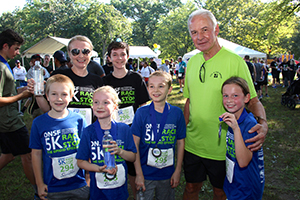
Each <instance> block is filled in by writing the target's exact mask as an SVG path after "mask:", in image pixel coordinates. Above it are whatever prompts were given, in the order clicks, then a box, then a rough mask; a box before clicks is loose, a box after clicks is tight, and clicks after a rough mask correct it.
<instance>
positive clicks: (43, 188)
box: [37, 184, 48, 200]
mask: <svg viewBox="0 0 300 200" xmlns="http://www.w3.org/2000/svg"><path fill="white" fill-rule="evenodd" d="M37 188H38V195H39V197H40V199H42V200H45V199H48V198H47V194H48V186H47V185H46V184H42V185H38V186H37Z"/></svg>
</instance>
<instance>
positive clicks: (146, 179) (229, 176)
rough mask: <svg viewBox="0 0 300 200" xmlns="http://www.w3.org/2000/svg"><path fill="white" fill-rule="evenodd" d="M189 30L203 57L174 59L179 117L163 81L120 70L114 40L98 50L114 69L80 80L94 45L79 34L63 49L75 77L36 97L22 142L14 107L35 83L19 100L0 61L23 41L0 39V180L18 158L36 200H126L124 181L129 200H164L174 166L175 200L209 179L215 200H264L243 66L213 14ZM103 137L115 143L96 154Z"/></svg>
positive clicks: (61, 78) (254, 116)
mask: <svg viewBox="0 0 300 200" xmlns="http://www.w3.org/2000/svg"><path fill="white" fill-rule="evenodd" d="M188 28H189V30H188V31H189V33H190V36H191V38H192V40H193V42H194V45H195V47H196V48H197V49H199V50H200V51H201V53H199V54H196V55H195V56H193V57H192V58H191V59H190V60H189V62H188V64H187V65H186V63H184V62H183V61H182V58H181V57H180V58H179V59H178V62H179V69H178V79H179V80H181V81H180V85H182V84H184V90H182V86H181V90H180V91H181V92H183V95H184V97H186V103H185V106H184V111H183V112H182V110H181V109H180V108H178V107H176V106H172V105H170V104H169V103H168V102H167V96H168V94H170V93H171V91H172V76H171V75H170V73H168V72H165V71H161V70H157V71H156V70H153V71H152V72H151V73H150V71H149V77H148V79H147V80H145V79H144V78H143V77H142V76H141V74H139V73H136V72H134V71H131V70H130V69H128V68H126V64H127V61H128V58H129V46H128V44H127V43H125V42H117V41H113V42H112V43H110V44H109V46H108V49H107V52H108V58H109V61H110V62H111V64H110V66H107V68H108V67H112V68H113V70H111V73H109V74H108V75H106V76H104V77H103V78H101V77H100V76H99V75H96V74H93V73H90V72H89V70H88V64H89V63H90V58H91V51H92V50H93V45H92V42H91V41H90V40H89V39H88V38H87V37H85V36H81V35H77V36H74V37H73V38H72V39H71V40H70V42H69V44H68V47H67V51H68V55H69V56H70V60H71V63H72V67H71V68H67V69H64V70H55V71H53V72H51V75H50V77H49V78H48V79H47V82H46V87H45V88H46V89H45V95H44V96H35V97H34V98H35V99H36V101H37V104H38V106H39V108H40V109H41V110H42V111H43V112H44V114H42V115H41V116H38V117H36V118H35V119H34V121H33V123H32V128H31V134H30V138H29V134H28V131H27V129H26V126H25V124H24V122H23V120H22V118H21V117H20V116H19V114H18V111H17V109H16V102H17V101H18V100H20V99H24V98H27V97H30V96H32V93H33V90H34V80H33V79H29V80H28V86H26V87H24V88H23V91H20V93H19V94H17V93H16V89H15V83H14V77H13V75H12V71H11V69H10V67H9V65H8V63H7V60H8V59H13V58H14V57H15V56H16V55H17V54H19V49H20V46H21V45H22V44H23V42H24V40H23V38H22V37H21V36H19V35H18V34H17V33H16V32H14V31H13V30H10V29H8V30H5V31H3V32H2V33H1V34H0V45H1V46H0V55H1V56H0V70H1V81H0V91H1V93H0V94H1V95H0V96H1V97H0V116H1V120H0V128H1V132H0V146H1V150H2V153H1V156H0V170H1V169H2V168H3V167H5V165H6V164H8V163H9V162H11V161H12V160H13V159H14V157H15V156H17V155H20V156H21V158H22V164H23V167H24V172H25V174H26V176H27V178H28V179H29V180H30V183H31V184H32V185H33V187H34V189H35V193H36V194H35V198H36V199H108V200H111V199H118V200H120V199H124V200H125V199H127V198H128V189H127V179H128V180H129V183H130V185H131V189H132V190H133V194H134V196H135V195H136V193H137V191H138V190H141V191H142V192H143V193H144V196H145V199H147V200H150V199H153V197H154V195H155V196H156V197H157V198H158V199H170V200H171V199H175V193H174V188H176V187H177V186H178V185H179V183H180V176H181V175H180V174H181V170H182V169H181V168H182V165H183V169H184V175H185V180H186V186H185V190H184V193H183V199H186V200H193V199H198V195H199V192H200V190H201V187H202V185H203V181H205V180H206V178H207V176H208V177H209V181H210V183H211V184H212V186H213V193H214V195H213V198H214V199H215V200H217V199H222V200H225V199H226V197H227V198H228V199H229V200H231V199H261V198H262V194H263V188H264V181H265V180H264V164H263V150H262V145H263V142H264V140H265V137H266V134H267V130H268V126H267V118H266V113H265V110H264V107H263V105H262V104H261V102H260V101H259V100H258V97H257V94H256V92H255V88H254V84H252V81H251V75H250V73H249V70H248V68H247V65H246V63H245V62H244V61H243V59H242V58H241V57H239V56H238V55H236V54H234V53H232V52H231V51H229V50H228V49H226V48H225V47H221V46H220V44H219V43H218V40H217V35H218V33H219V26H218V24H217V21H216V19H215V17H214V15H213V14H212V13H211V12H210V11H208V10H205V9H200V10H197V11H194V12H193V13H192V14H191V15H190V16H189V19H188ZM180 63H181V64H180ZM145 65H146V66H148V63H147V64H144V66H145ZM105 68H106V67H105ZM105 68H104V70H105ZM181 68H182V69H181ZM108 69H109V68H108ZM108 71H109V70H108ZM182 77H184V78H182ZM145 81H147V85H146V82H145ZM247 83H248V84H247ZM150 99H151V103H150V104H147V102H148V101H150ZM246 107H247V109H248V111H247V110H246ZM107 133H110V134H111V135H112V138H113V141H111V143H110V145H108V146H105V147H104V146H103V145H102V138H103V136H104V134H107ZM175 146H176V147H177V148H175ZM107 148H108V149H107ZM175 150H176V151H177V152H175ZM106 151H108V152H109V153H110V154H111V155H114V156H115V167H114V168H107V166H106V165H105V161H104V155H105V153H107V152H106ZM176 155H177V158H176V159H175V156H176ZM31 157H32V162H31ZM175 161H176V162H175ZM127 173H128V176H127Z"/></svg>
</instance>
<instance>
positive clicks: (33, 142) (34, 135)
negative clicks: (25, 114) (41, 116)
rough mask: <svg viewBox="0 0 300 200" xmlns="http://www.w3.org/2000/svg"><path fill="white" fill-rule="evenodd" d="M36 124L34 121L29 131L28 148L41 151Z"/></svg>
mask: <svg viewBox="0 0 300 200" xmlns="http://www.w3.org/2000/svg"><path fill="white" fill-rule="evenodd" d="M37 124H38V122H37V120H36V119H34V120H33V122H32V126H31V131H30V141H29V148H31V149H43V145H42V142H41V138H40V134H39V129H38V125H37Z"/></svg>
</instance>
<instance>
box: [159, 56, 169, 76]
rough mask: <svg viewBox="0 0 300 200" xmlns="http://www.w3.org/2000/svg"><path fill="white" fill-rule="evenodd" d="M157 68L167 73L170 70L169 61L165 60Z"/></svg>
mask: <svg viewBox="0 0 300 200" xmlns="http://www.w3.org/2000/svg"><path fill="white" fill-rule="evenodd" d="M158 69H159V70H162V71H164V72H167V73H169V71H170V61H169V60H168V59H166V60H165V63H164V64H162V65H161V66H159V67H158Z"/></svg>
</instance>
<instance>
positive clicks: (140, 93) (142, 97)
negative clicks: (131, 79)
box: [136, 74, 150, 106]
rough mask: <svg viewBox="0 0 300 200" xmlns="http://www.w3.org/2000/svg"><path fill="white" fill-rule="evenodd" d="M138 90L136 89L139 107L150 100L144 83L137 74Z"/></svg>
mask: <svg viewBox="0 0 300 200" xmlns="http://www.w3.org/2000/svg"><path fill="white" fill-rule="evenodd" d="M137 81H138V88H137V91H136V92H137V95H136V97H137V104H138V105H139V106H140V105H142V104H144V103H146V102H147V101H149V100H150V97H149V93H148V90H147V86H146V83H145V81H144V80H143V79H142V77H141V76H140V75H139V74H138V80H137Z"/></svg>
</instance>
